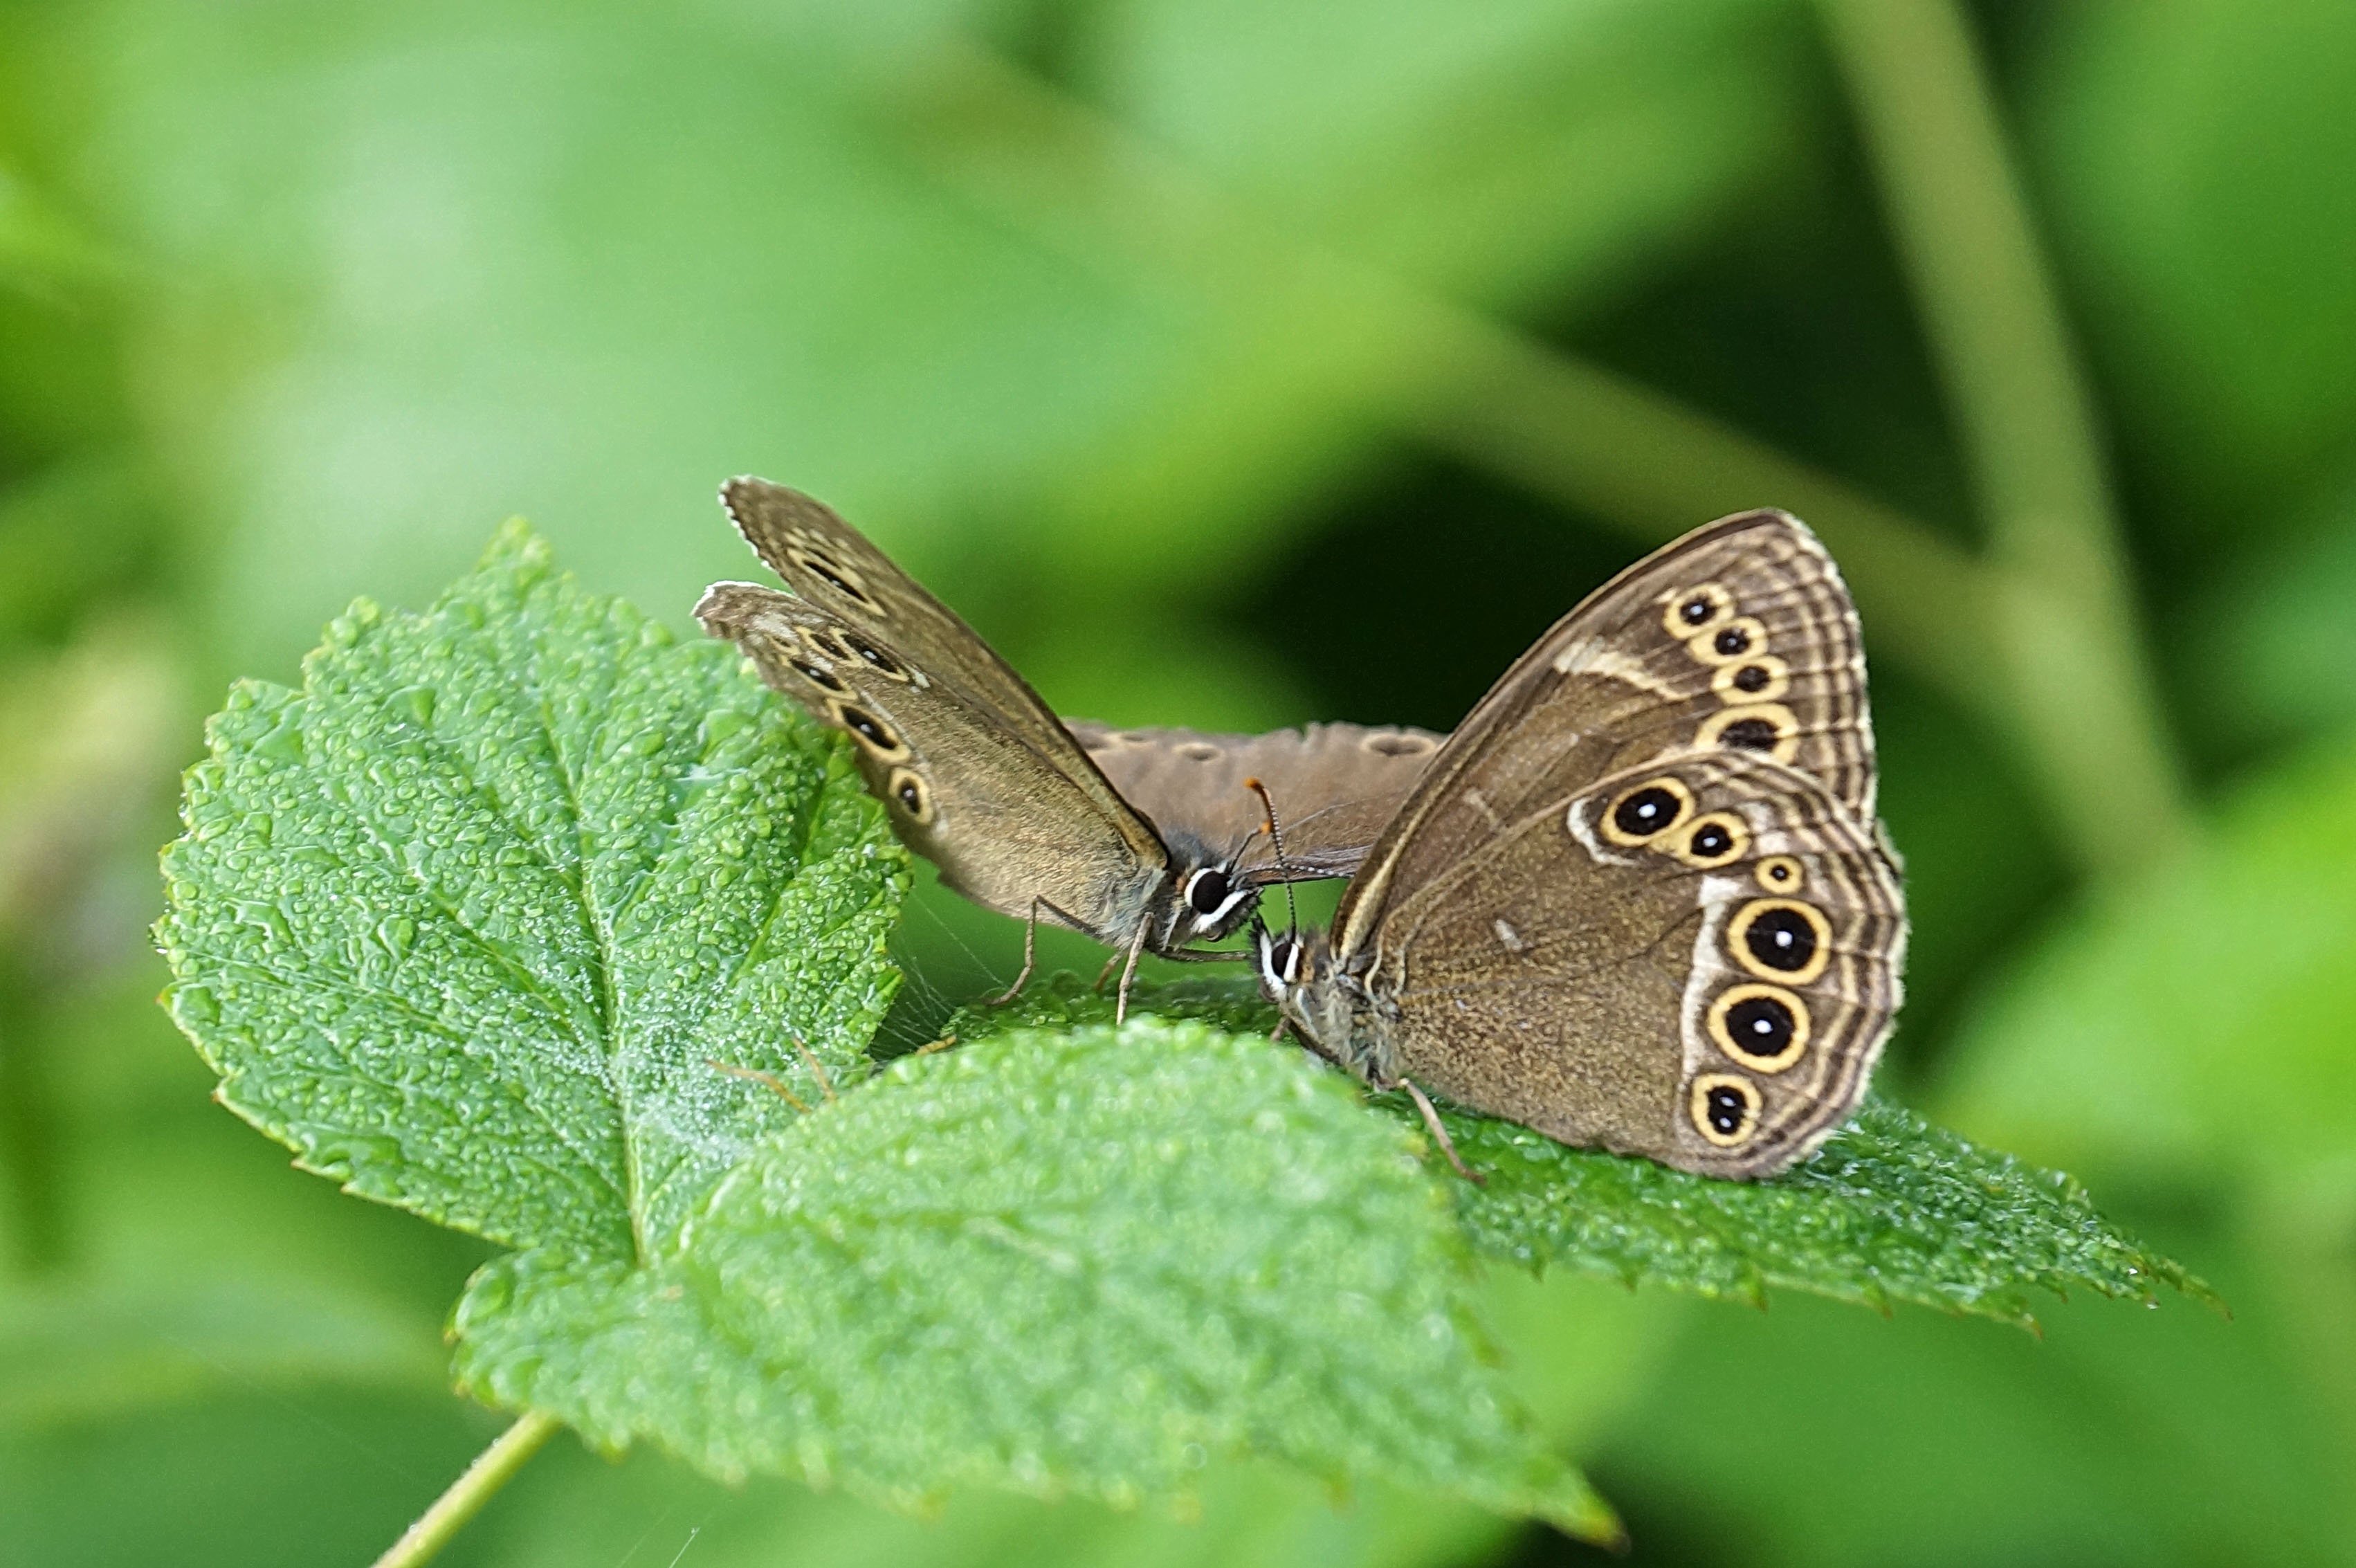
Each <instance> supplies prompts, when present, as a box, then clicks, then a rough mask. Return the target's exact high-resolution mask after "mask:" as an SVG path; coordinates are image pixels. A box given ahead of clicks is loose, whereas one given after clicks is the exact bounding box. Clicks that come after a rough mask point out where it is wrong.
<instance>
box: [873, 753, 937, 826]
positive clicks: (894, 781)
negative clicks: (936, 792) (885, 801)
mask: <svg viewBox="0 0 2356 1568" xmlns="http://www.w3.org/2000/svg"><path fill="white" fill-rule="evenodd" d="M883 792H884V793H885V794H886V795H887V796H889V797H890V798H891V799H892V800H894V802H895V803H896V804H897V805H898V806H899V808H900V809H901V810H902V811H905V812H907V813H908V818H909V820H910V821H911V822H916V824H918V825H919V826H926V827H928V826H930V825H931V823H932V821H933V792H932V791H931V790H929V789H926V788H925V780H924V779H923V777H922V776H920V775H919V774H918V773H917V772H916V770H915V769H914V768H894V769H892V777H891V779H890V780H889V781H887V783H886V784H885V786H884V790H883Z"/></svg>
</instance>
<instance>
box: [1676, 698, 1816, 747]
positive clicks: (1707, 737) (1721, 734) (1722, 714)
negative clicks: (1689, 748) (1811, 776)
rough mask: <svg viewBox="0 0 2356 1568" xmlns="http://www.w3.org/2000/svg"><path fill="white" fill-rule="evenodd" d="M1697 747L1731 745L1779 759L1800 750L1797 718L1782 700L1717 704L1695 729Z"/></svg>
mask: <svg viewBox="0 0 2356 1568" xmlns="http://www.w3.org/2000/svg"><path fill="white" fill-rule="evenodd" d="M1694 745H1695V746H1697V747H1705V746H1734V747H1737V748H1739V749H1740V750H1743V751H1759V752H1764V753H1766V754H1767V755H1768V756H1769V757H1773V758H1774V759H1775V760H1776V761H1778V762H1789V761H1791V760H1792V758H1793V757H1795V756H1797V755H1798V754H1799V750H1800V721H1799V719H1798V718H1797V717H1795V716H1794V714H1793V713H1792V710H1791V709H1789V708H1787V707H1785V706H1784V705H1783V703H1743V704H1741V705H1740V707H1733V708H1720V709H1719V710H1718V712H1716V713H1714V714H1710V715H1709V717H1708V718H1706V719H1704V720H1703V721H1702V724H1701V728H1699V729H1697V730H1696V731H1695V732H1694Z"/></svg>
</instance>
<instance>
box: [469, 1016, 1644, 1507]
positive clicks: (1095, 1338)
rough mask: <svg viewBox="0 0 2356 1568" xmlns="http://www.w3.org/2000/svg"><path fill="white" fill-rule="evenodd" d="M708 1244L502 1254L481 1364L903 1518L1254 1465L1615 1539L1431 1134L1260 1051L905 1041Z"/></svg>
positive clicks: (1171, 1028) (1108, 1040) (1134, 1496)
mask: <svg viewBox="0 0 2356 1568" xmlns="http://www.w3.org/2000/svg"><path fill="white" fill-rule="evenodd" d="M687 1237H688V1241H687V1245H686V1247H685V1248H684V1250H683V1251H681V1252H680V1254H679V1256H678V1257H677V1258H675V1259H672V1260H669V1261H666V1262H664V1263H663V1264H662V1265H660V1266H659V1267H658V1268H656V1269H653V1270H649V1271H643V1272H638V1273H632V1272H630V1271H628V1270H626V1269H625V1268H622V1267H620V1266H618V1265H616V1264H615V1263H613V1262H609V1261H606V1260H604V1259H600V1258H597V1257H595V1256H593V1255H587V1254H584V1253H582V1252H579V1251H564V1250H560V1249H555V1248H548V1249H541V1250H536V1251H528V1252H523V1253H519V1254H516V1255H514V1256H511V1257H509V1258H507V1259H503V1260H501V1261H500V1262H496V1263H494V1264H492V1265H490V1266H488V1267H487V1268H486V1269H485V1270H484V1271H483V1272H482V1273H480V1274H479V1275H477V1278H476V1280H475V1282H474V1283H473V1284H472V1286H471V1287H470V1288H469V1290H468V1292H467V1294H466V1299H465V1301H464V1302H463V1303H462V1304H461V1305H460V1307H459V1310H458V1314H457V1317H456V1332H457V1334H458V1337H459V1344H460V1350H459V1365H460V1369H461V1374H462V1376H463V1378H464V1379H465V1380H466V1382H467V1383H468V1385H470V1386H471V1387H473V1388H474V1389H475V1390H477V1391H478V1392H480V1393H481V1394H483V1395H484V1396H485V1397H487V1398H488V1399H490V1400H491V1401H493V1402H497V1403H501V1404H506V1405H510V1406H516V1407H524V1406H530V1407H532V1408H537V1409H541V1410H547V1411H552V1412H556V1413H558V1414H561V1415H562V1416H563V1417H564V1419H566V1420H567V1421H568V1422H570V1423H573V1425H574V1426H575V1427H577V1428H578V1429H579V1430H580V1431H581V1432H583V1433H584V1434H586V1435H587V1436H589V1437H590V1438H591V1439H592V1440H594V1441H595V1442H598V1443H600V1444H607V1445H614V1446H618V1445H620V1444H624V1443H626V1442H627V1441H629V1440H630V1439H632V1438H634V1437H651V1438H654V1439H656V1440H657V1441H659V1442H660V1443H661V1444H664V1445H665V1446H667V1447H669V1448H671V1449H673V1450H675V1451H677V1452H679V1453H680V1454H681V1455H684V1456H686V1457H688V1458H689V1459H691V1461H693V1462H694V1463H695V1464H697V1465H698V1466H701V1467H702V1468H704V1469H706V1470H709V1471H711V1472H712V1473H715V1474H718V1475H722V1476H737V1475H743V1474H745V1473H748V1472H753V1471H762V1470H776V1471H784V1472H787V1473H791V1474H799V1475H802V1476H805V1477H808V1478H809V1479H810V1480H812V1481H814V1482H822V1481H826V1480H829V1479H837V1480H841V1481H842V1482H844V1483H846V1484H848V1485H850V1486H851V1487H854V1488H856V1489H858V1490H860V1491H862V1492H866V1493H871V1494H875V1495H880V1496H882V1497H884V1498H889V1499H891V1500H894V1501H896V1502H901V1503H910V1502H916V1501H919V1500H922V1499H923V1498H925V1497H926V1496H927V1495H928V1494H931V1493H933V1492H935V1491H937V1489H938V1488H939V1487H942V1486H943V1485H944V1484H947V1483H952V1482H957V1481H961V1480H982V1481H989V1482H991V1483H994V1484H997V1485H1001V1486H1012V1487H1017V1488H1019V1489H1023V1490H1026V1491H1032V1492H1035V1493H1039V1494H1042V1495H1047V1496H1053V1495H1055V1494H1057V1493H1059V1492H1065V1491H1077V1492H1083V1493H1087V1494H1089V1495H1093V1496H1098V1497H1101V1498H1108V1499H1110V1500H1112V1501H1115V1502H1117V1503H1129V1502H1140V1501H1159V1500H1166V1499H1173V1498H1176V1499H1183V1498H1185V1497H1187V1496H1188V1495H1189V1494H1190V1492H1191V1490H1192V1487H1193V1484H1194V1480H1195V1479H1196V1477H1198V1475H1199V1473H1200V1472H1201V1471H1202V1469H1203V1467H1204V1466H1205V1465H1206V1464H1207V1463H1208V1461H1209V1460H1210V1458H1211V1457H1212V1456H1213V1455H1221V1454H1226V1453H1231V1452H1236V1451H1239V1450H1250V1451H1257V1452H1261V1453H1271V1454H1276V1455H1282V1456H1284V1457H1286V1458H1289V1459H1290V1460H1291V1461H1293V1462H1294V1463H1295V1464H1297V1465H1299V1466H1302V1467H1304V1468H1306V1469H1308V1470H1309V1471H1311V1472H1312V1474H1317V1475H1322V1476H1325V1477H1329V1478H1331V1479H1332V1480H1333V1482H1335V1483H1336V1484H1337V1485H1346V1484H1347V1483H1348V1482H1349V1481H1351V1480H1353V1479H1355V1478H1360V1477H1375V1476H1381V1477H1388V1478H1391V1479H1394V1480H1398V1481H1402V1482H1405V1483H1407V1484H1408V1485H1410V1486H1416V1487H1427V1488H1431V1489H1434V1490H1439V1491H1444V1492H1448V1493H1451V1494H1455V1495H1459V1496H1463V1497H1468V1498H1472V1499H1474V1500H1477V1501H1481V1502H1484V1503H1487V1504H1489V1505H1491V1506H1493V1507H1495V1508H1498V1509H1504V1510H1506V1511H1510V1512H1535V1513H1537V1514H1540V1515H1542V1516H1544V1517H1547V1518H1550V1519H1553V1520H1556V1521H1557V1522H1558V1523H1560V1524H1562V1525H1563V1526H1564V1527H1565V1528H1567V1529H1570V1530H1576V1531H1578V1532H1580V1533H1582V1534H1585V1535H1589V1536H1591V1537H1603V1536H1608V1535H1609V1534H1610V1533H1611V1532H1612V1529H1613V1527H1612V1523H1611V1519H1610V1515H1609V1514H1608V1512H1606V1511H1605V1510H1604V1509H1602V1508H1601V1505H1600V1504H1599V1503H1598V1502H1597V1501H1596V1500H1595V1498H1593V1497H1592V1495H1591V1494H1590V1493H1589V1492H1588V1491H1587V1490H1586V1488H1585V1487H1584V1485H1583V1484H1582V1483H1581V1482H1580V1479H1579V1477H1577V1475H1576V1474H1575V1473H1573V1472H1571V1471H1570V1470H1569V1469H1568V1468H1567V1467H1565V1466H1562V1465H1561V1464H1560V1463H1559V1462H1558V1461H1556V1460H1554V1459H1552V1458H1551V1457H1549V1456H1548V1455H1546V1454H1545V1453H1544V1452H1543V1451H1542V1449H1541V1447H1540V1446H1539V1444H1537V1442H1536V1440H1535V1439H1534V1438H1533V1437H1532V1435H1531V1434H1530V1430H1529V1428H1528V1425H1527V1423H1526V1421H1525V1420H1524V1418H1523V1417H1522V1416H1521V1415H1520V1414H1519V1412H1517V1411H1516V1410H1515V1407H1514V1405H1513V1404H1512V1402H1510V1401H1509V1400H1508V1399H1507V1398H1506V1396H1505V1392H1504V1391H1503V1388H1502V1386H1501V1384H1500V1382H1499V1380H1498V1379H1497V1377H1496V1374H1495V1373H1494V1371H1493V1370H1492V1369H1490V1367H1489V1366H1488V1365H1487V1364H1486V1353H1485V1350H1484V1348H1483V1340H1482V1337H1481V1336H1480V1334H1479V1331H1478V1329H1477V1327H1476V1326H1475V1325H1474V1324H1473V1322H1472V1316H1471V1313H1470V1310H1469V1306H1468V1294H1467V1293H1468V1288H1469V1285H1470V1282H1471V1278H1472V1252H1471V1249H1470V1248H1469V1247H1468V1246H1467V1245H1466V1244H1465V1240H1464V1238H1463V1235H1462V1230H1461V1229H1460V1228H1459V1227H1458V1226H1457V1225H1456V1224H1455V1222H1454V1221H1453V1219H1451V1216H1450V1214H1449V1212H1448V1208H1447V1201H1446V1198H1445V1197H1444V1195H1443V1194H1442V1193H1441V1191H1440V1189H1439V1188H1438V1187H1437V1186H1436V1184H1434V1183H1433V1182H1432V1181H1431V1180H1430V1178H1429V1176H1427V1175H1426V1174H1425V1173H1424V1172H1423V1171H1422V1170H1421V1169H1420V1168H1419V1165H1418V1163H1417V1161H1416V1159H1415V1157H1414V1154H1413V1145H1412V1144H1411V1142H1410V1141H1409V1140H1408V1138H1407V1137H1405V1136H1403V1135H1402V1133H1400V1131H1399V1130H1398V1128H1397V1127H1395V1126H1393V1125H1391V1124H1389V1123H1387V1122H1384V1121H1383V1120H1381V1119H1379V1118H1376V1117H1369V1116H1366V1115H1365V1114H1364V1113H1363V1112H1361V1111H1360V1110H1359V1109H1358V1108H1357V1106H1356V1105H1355V1103H1354V1097H1353V1096H1352V1095H1351V1094H1350V1093H1349V1091H1348V1090H1347V1087H1346V1086H1345V1085H1344V1084H1343V1083H1342V1082H1341V1081H1340V1080H1339V1079H1335V1078H1334V1077H1333V1075H1331V1074H1328V1073H1325V1072H1323V1071H1322V1070H1320V1069H1316V1068H1315V1067H1314V1066H1313V1065H1312V1064H1311V1063H1309V1062H1308V1061H1306V1060H1304V1059H1303V1058H1301V1057H1299V1056H1298V1055H1297V1054H1294V1053H1289V1052H1281V1051H1273V1050H1269V1049H1266V1048H1264V1047H1263V1045H1262V1043H1261V1042H1259V1041H1258V1040H1254V1039H1252V1038H1249V1037H1248V1036H1234V1035H1229V1034H1225V1033H1222V1032H1220V1031H1218V1030H1215V1029H1214V1028H1212V1027H1210V1026H1206V1025H1204V1024H1201V1023H1195V1022H1174V1023H1173V1022H1170V1021H1166V1020H1162V1019H1154V1018H1146V1019H1133V1020H1132V1021H1131V1022H1130V1024H1129V1026H1127V1027H1126V1028H1124V1029H1121V1030H1119V1031H1115V1030H1113V1029H1111V1028H1109V1027H1106V1026H1087V1027H1082V1028H1078V1029H1076V1030H1060V1031H1055V1032H1049V1031H1044V1030H1035V1029H1017V1030H1014V1031H1012V1032H1011V1033H1006V1034H1002V1035H1001V1036H999V1037H997V1038H995V1039H992V1040H991V1041H989V1042H988V1043H987V1044H984V1045H980V1046H977V1047H971V1048H962V1049H958V1050H954V1051H948V1052H943V1053H939V1054H935V1055H929V1056H925V1057H918V1058H908V1059H905V1060H903V1061H901V1062H898V1063H895V1064H894V1065H893V1066H892V1067H891V1068H889V1069H885V1071H884V1072H883V1074H882V1075H881V1076H880V1078H879V1079H877V1080H875V1081H874V1082H873V1083H871V1084H869V1085H867V1086H865V1087H863V1088H862V1089H861V1090H858V1091H857V1092H856V1093H853V1094H850V1095H847V1096H845V1097H844V1098H843V1099H842V1100H841V1101H840V1102H838V1103H836V1104H833V1105H830V1106H828V1107H827V1108H825V1109H824V1110H822V1111H819V1112H817V1113H816V1114H813V1115H811V1116H809V1117H806V1118H803V1119H801V1120H799V1121H798V1122H796V1123H795V1124H794V1125H792V1126H790V1127H788V1128H786V1129H783V1130H782V1131H780V1132H779V1133H776V1135H774V1136H773V1137H771V1138H769V1139H767V1140H766V1141H765V1142H764V1144H762V1145H761V1147H760V1149H759V1150H758V1152H757V1153H756V1154H755V1157H754V1158H753V1159H752V1160H751V1161H750V1162H749V1163H748V1164H746V1165H744V1167H743V1168H742V1169H740V1170H739V1171H737V1172H736V1173H735V1174H734V1176H731V1177H730V1178H729V1179H728V1180H727V1181H725V1182H724V1183H723V1184H722V1186H721V1187H719V1189H718V1190H717V1192H716V1193H715V1195H714V1197H713V1198H712V1203H711V1206H710V1207H709V1208H707V1209H706V1210H705V1211H703V1212H702V1213H701V1214H700V1215H698V1216H697V1217H696V1218H695V1219H693V1220H691V1222H690V1224H689V1227H688V1231H687Z"/></svg>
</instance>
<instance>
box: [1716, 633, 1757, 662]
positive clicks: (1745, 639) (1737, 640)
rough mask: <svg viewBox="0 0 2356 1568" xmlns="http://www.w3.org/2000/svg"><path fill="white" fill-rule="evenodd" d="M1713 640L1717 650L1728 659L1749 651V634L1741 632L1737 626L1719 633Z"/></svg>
mask: <svg viewBox="0 0 2356 1568" xmlns="http://www.w3.org/2000/svg"><path fill="white" fill-rule="evenodd" d="M1713 640H1714V643H1715V646H1716V647H1717V649H1718V650H1719V652H1720V653H1723V654H1724V655H1726V656H1727V657H1728V658H1729V659H1731V658H1733V657H1734V656H1735V655H1736V654H1738V653H1748V652H1749V651H1751V634H1750V633H1749V632H1747V631H1745V630H1743V629H1742V628H1740V627H1739V626H1730V627H1728V628H1726V629H1725V630H1724V631H1721V632H1719V634H1718V636H1717V638H1716V639H1713Z"/></svg>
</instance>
